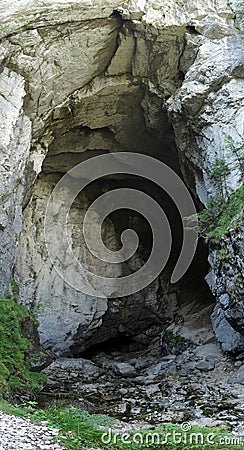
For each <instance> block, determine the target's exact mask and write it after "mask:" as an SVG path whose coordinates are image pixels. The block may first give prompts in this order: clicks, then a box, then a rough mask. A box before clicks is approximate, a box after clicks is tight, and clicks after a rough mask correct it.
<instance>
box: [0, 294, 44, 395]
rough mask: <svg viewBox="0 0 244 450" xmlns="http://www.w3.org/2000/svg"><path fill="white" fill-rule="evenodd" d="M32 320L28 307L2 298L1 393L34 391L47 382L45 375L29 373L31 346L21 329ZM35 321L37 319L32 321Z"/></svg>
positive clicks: (0, 340) (0, 343)
mask: <svg viewBox="0 0 244 450" xmlns="http://www.w3.org/2000/svg"><path fill="white" fill-rule="evenodd" d="M26 320H31V318H30V313H29V311H28V309H27V308H26V307H25V306H22V305H18V304H17V303H16V302H15V301H14V300H2V299H0V392H2V393H3V392H11V391H16V392H26V391H29V392H32V391H35V390H36V389H38V388H39V387H40V383H42V382H43V381H44V380H45V376H44V375H43V374H39V373H35V372H31V371H30V370H29V368H30V366H29V359H30V358H31V353H32V352H31V344H30V342H29V341H28V340H27V339H26V338H25V337H23V334H22V331H21V326H22V324H23V323H24V322H25V321H26ZM32 320H34V319H32Z"/></svg>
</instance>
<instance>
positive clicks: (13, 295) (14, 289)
mask: <svg viewBox="0 0 244 450" xmlns="http://www.w3.org/2000/svg"><path fill="white" fill-rule="evenodd" d="M10 284H11V291H10V292H9V291H5V292H4V296H5V298H6V299H7V300H13V301H15V302H17V301H18V299H19V286H18V283H17V282H16V281H15V280H14V279H13V280H11V283H10Z"/></svg>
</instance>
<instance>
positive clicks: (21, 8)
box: [0, 0, 243, 352]
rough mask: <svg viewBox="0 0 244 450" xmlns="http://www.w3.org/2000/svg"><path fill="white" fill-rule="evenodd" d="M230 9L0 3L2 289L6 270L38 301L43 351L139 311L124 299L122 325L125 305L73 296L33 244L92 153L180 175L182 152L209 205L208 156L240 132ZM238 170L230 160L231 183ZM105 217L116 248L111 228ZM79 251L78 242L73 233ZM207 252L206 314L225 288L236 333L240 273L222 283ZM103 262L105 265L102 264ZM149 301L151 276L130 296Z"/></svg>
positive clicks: (154, 296) (236, 41) (187, 172)
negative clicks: (114, 154) (50, 208)
mask: <svg viewBox="0 0 244 450" xmlns="http://www.w3.org/2000/svg"><path fill="white" fill-rule="evenodd" d="M240 8H241V6H240V3H239V2H238V1H234V2H232V3H231V5H230V4H229V3H227V2H226V1H224V0H217V1H213V0H197V2H195V3H194V4H192V2H191V1H188V0H187V1H186V2H184V4H182V2H180V1H178V0H175V1H172V0H167V1H160V2H155V1H152V0H147V1H139V0H131V1H126V2H122V1H119V0H117V1H116V0H106V1H100V0H86V1H84V2H82V3H81V2H80V1H78V0H73V1H71V0H68V1H63V0H52V1H51V2H50V1H46V0H44V1H39V0H38V1H36V2H32V1H30V0H20V1H13V2H11V4H10V3H9V2H7V1H4V2H2V3H1V5H0V21H1V27H0V38H1V42H0V114H1V124H0V158H1V167H0V172H1V181H0V195H1V212H0V243H1V246H2V248H1V253H2V256H1V258H2V259H1V261H2V264H1V270H2V272H1V275H0V289H1V294H2V295H3V293H4V290H5V289H9V284H10V281H11V279H12V277H13V276H15V277H16V279H17V281H18V282H19V285H20V295H21V301H22V302H24V303H26V304H28V305H30V307H32V308H34V309H36V313H37V315H38V318H39V320H40V333H41V336H42V341H43V343H45V345H46V346H47V347H53V348H55V350H56V351H57V352H65V351H66V352H68V351H69V347H70V346H71V345H73V344H74V342H75V343H76V344H77V339H78V341H79V342H80V348H81V349H82V348H83V347H82V345H83V344H82V342H85V341H86V342H87V345H90V344H91V343H94V339H95V336H97V337H96V339H98V340H99V339H102V338H101V336H102V335H103V338H105V337H106V338H109V337H111V336H112V335H113V334H114V331H112V328H111V332H108V331H107V334H106V333H105V334H104V332H103V331H101V330H105V329H107V330H108V329H109V327H110V325H111V321H112V319H113V318H114V317H116V321H115V323H116V324H118V327H119V322H121V323H122V325H123V327H124V328H125V329H126V330H127V331H128V332H129V330H130V326H131V325H129V324H131V317H132V316H133V315H134V316H135V317H136V320H135V321H134V323H137V322H138V323H141V322H140V317H144V316H143V314H144V313H143V314H142V316H140V315H139V316H138V308H134V307H133V308H131V312H130V314H129V318H128V321H127V322H126V320H125V314H124V311H123V307H124V306H123V304H122V303H121V302H120V303H119V307H118V305H117V306H116V308H117V310H118V311H119V313H116V314H115V313H114V315H113V314H110V310H109V308H110V306H109V303H108V301H107V300H106V299H102V300H101V299H93V298H87V296H85V295H84V296H82V298H81V297H80V295H79V294H78V293H77V292H76V293H75V292H73V291H71V290H69V288H68V287H67V286H65V285H64V284H63V283H62V280H60V279H59V278H58V277H57V274H56V273H55V271H54V269H53V268H52V266H51V263H50V261H49V260H48V257H47V254H46V250H45V246H44V240H43V215H44V208H45V204H46V201H47V196H48V194H49V192H50V189H51V187H52V186H53V184H54V182H55V180H56V179H57V178H58V177H60V175H61V174H62V173H65V172H66V171H67V170H68V169H69V168H71V167H72V166H73V165H75V164H76V163H78V162H80V161H82V160H83V159H84V158H86V157H87V155H88V154H90V153H89V152H93V154H94V155H95V154H100V153H104V152H108V151H121V150H126V151H131V150H134V151H138V152H142V153H146V154H151V155H153V156H155V157H158V158H159V159H161V160H163V161H165V162H166V163H168V164H170V165H171V166H172V167H173V168H174V169H175V170H176V171H177V172H179V166H178V158H179V163H180V168H181V171H182V173H183V176H184V179H185V182H186V183H187V185H188V187H189V189H190V190H191V192H192V194H193V196H194V197H195V199H196V200H197V201H198V202H199V201H201V202H202V203H203V204H206V202H207V199H208V197H209V195H210V194H212V193H214V190H213V186H212V185H211V183H210V180H209V175H210V172H211V165H212V163H213V161H214V159H215V158H216V157H219V156H220V155H222V154H223V147H224V141H225V134H230V135H232V136H233V138H234V139H236V140H239V138H240V136H242V135H243V103H242V101H243V79H242V73H243V72H242V68H243V58H242V48H243V38H242V35H241V34H240V33H239V29H240V27H241V20H240V19H241V14H239V11H240ZM228 157H229V158H230V159H231V155H228ZM38 174H41V176H40V178H39V180H37V181H36V177H37V176H38ZM57 174H59V175H57ZM238 179H239V173H238V171H236V170H235V171H234V170H233V171H232V173H231V175H230V177H229V180H228V182H229V184H230V186H231V187H232V188H233V189H236V188H237V187H238V183H239V182H238ZM86 204H87V199H86V198H85V197H84V198H83V199H82V201H81V204H79V206H77V205H76V206H75V207H74V211H73V219H74V223H75V225H74V229H75V234H77V233H78V228H77V222H78V220H81V218H82V217H83V215H84V213H83V211H84V207H85V206H86ZM24 208H25V209H24ZM23 209H24V213H23V215H22V210H23ZM107 227H108V228H107V229H106V234H107V235H108V239H109V241H110V243H112V245H116V242H117V238H118V237H117V236H116V233H115V230H114V226H113V224H112V223H109V225H107ZM22 229H23V231H22V234H21V238H20V239H19V236H20V233H21V230H22ZM238 236H239V235H238ZM75 239H76V238H74V243H75ZM234 239H235V236H234ZM236 240H237V241H238V243H236V244H235V245H233V246H232V247H231V245H232V244H230V243H228V244H227V246H228V248H229V250H230V254H231V267H232V270H233V276H234V277H236V280H237V273H238V271H239V270H240V264H239V263H240V258H241V243H240V240H241V238H239V237H237V238H236ZM221 245H222V244H221ZM78 249H79V250H80V251H83V246H82V241H80V242H79V245H78ZM217 254H218V250H217V251H216V255H217ZM16 255H17V261H16ZM216 255H215V254H211V257H210V263H211V265H212V267H213V273H212V280H213V283H212V284H211V289H212V290H213V292H214V294H215V295H216V296H217V306H216V308H217V309H216V311H217V310H218V311H220V308H222V306H221V298H223V295H224V296H225V295H228V298H229V299H230V300H228V301H229V303H228V306H227V308H226V309H225V310H224V309H223V308H222V309H221V311H224V317H225V319H226V320H228V324H229V325H230V326H231V327H232V328H231V331H232V333H234V334H235V332H238V333H239V332H241V333H242V332H243V328H242V326H243V322H242V321H243V308H242V304H243V300H242V297H241V285H240V284H239V282H238V281H236V283H235V286H236V291H235V292H232V291H231V290H230V287H229V282H228V280H227V281H226V280H225V279H224V276H225V273H227V272H228V270H229V269H228V267H227V266H226V265H223V264H222V265H221V266H220V265H218V264H217V265H216V258H215V256H216ZM238 255H239V257H238ZM216 257H217V256H216ZM238 258H239V259H238ZM102 270H104V272H105V273H107V274H109V273H110V270H111V268H109V267H102ZM121 270H122V268H121V267H118V268H117V271H116V273H114V272H113V275H115V276H120V275H121ZM227 278H228V275H227ZM162 284H163V285H164V283H162ZM219 286H222V287H221V288H219ZM170 295H171V294H170ZM173 295H174V298H175V294H173ZM224 298H225V299H226V298H227V297H224ZM157 300H158V286H157V283H156V284H155V285H154V286H152V288H150V289H149V290H148V291H147V292H144V293H142V294H141V295H139V300H138V304H139V306H140V307H142V310H143V305H144V306H145V305H146V304H147V302H149V304H150V305H151V307H155V308H157V307H158V305H157ZM165 301H166V303H167V301H169V300H167V298H165ZM175 303H176V306H175V307H177V302H175V300H174V304H175ZM129 304H130V301H129V300H128V305H129ZM128 305H127V306H128ZM127 306H126V307H127ZM116 308H115V309H116ZM128 308H129V306H128ZM129 309H130V308H129ZM112 310H113V306H112V305H111V312H112ZM173 310H174V308H172V314H173ZM221 311H220V313H221V314H222V312H221ZM137 319H138V320H137ZM143 320H144V319H143ZM103 323H104V328H102V327H101V325H103ZM109 323H110V325H109V326H107V328H106V326H105V324H109ZM116 327H117V325H116ZM116 327H115V328H116ZM118 327H117V328H118ZM117 328H116V329H117ZM99 330H100V331H99ZM97 333H98V334H97ZM216 333H217V332H216ZM100 335H101V336H100ZM99 336H100V337H99ZM217 336H218V333H217ZM220 340H221V339H220ZM81 341H82V342H81ZM89 343H90V344H89ZM76 344H75V345H76Z"/></svg>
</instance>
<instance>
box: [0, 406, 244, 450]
mask: <svg viewBox="0 0 244 450" xmlns="http://www.w3.org/2000/svg"><path fill="white" fill-rule="evenodd" d="M30 403H31V402H29V404H28V405H27V406H28V407H25V408H23V407H22V408H20V407H14V406H11V405H8V404H7V403H6V402H0V409H2V410H4V411H5V412H8V413H10V414H16V415H21V416H26V417H29V418H31V419H32V420H33V421H35V422H36V421H37V422H38V421H44V420H45V421H47V422H48V425H49V426H50V427H55V428H58V429H59V430H60V436H59V437H58V438H57V439H58V440H59V441H61V442H62V443H63V444H64V445H65V446H66V447H67V448H68V449H71V450H81V449H83V450H85V449H86V448H91V447H92V448H100V449H103V448H104V449H105V448H106V449H109V450H128V449H132V450H139V449H154V450H160V449H165V450H179V449H180V450H189V449H190V450H198V449H200V448H201V449H205V450H210V449H212V450H218V449H219V450H220V449H222V450H234V449H236V450H239V449H241V448H243V446H241V445H238V441H237V440H236V441H235V442H233V439H235V438H234V437H233V436H232V435H231V434H230V432H229V431H228V429H227V428H223V427H218V428H210V427H199V426H193V427H192V428H191V429H190V430H189V431H187V432H185V431H184V430H183V429H182V428H181V425H179V424H172V423H167V424H162V425H161V426H160V427H157V428H154V429H150V430H140V431H139V432H138V431H137V432H136V430H135V431H133V432H132V433H130V435H128V436H125V435H124V437H121V436H119V435H118V436H117V437H116V438H115V434H109V428H111V427H112V426H113V421H112V420H111V419H110V418H109V417H107V416H105V415H100V414H98V415H96V414H94V415H91V414H89V413H87V412H84V411H81V410H79V409H77V408H72V407H71V408H68V409H63V408H62V406H60V405H57V404H54V405H53V406H51V407H50V408H48V409H46V410H39V409H36V408H35V405H34V403H32V404H30ZM30 410H31V412H30ZM101 426H102V427H103V428H104V429H101V428H99V427H101ZM104 433H107V434H106V436H105V441H107V442H106V443H103V440H102V436H103V435H104ZM177 433H178V434H177ZM179 433H180V434H179ZM109 437H110V438H111V439H109ZM158 439H159V440H158ZM221 439H222V441H221ZM238 439H240V438H238ZM109 440H110V442H109ZM125 440H127V443H126V442H124V441H125ZM128 440H129V442H128ZM180 440H181V442H179V441H180ZM177 442H178V443H177Z"/></svg>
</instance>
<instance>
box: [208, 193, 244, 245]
mask: <svg viewBox="0 0 244 450" xmlns="http://www.w3.org/2000/svg"><path fill="white" fill-rule="evenodd" d="M215 203H216V204H215ZM243 207H244V184H243V185H242V186H241V187H240V188H239V189H237V190H236V191H235V192H234V193H233V194H232V195H231V196H230V198H229V199H228V201H226V202H225V201H223V198H221V197H217V196H216V197H214V198H212V199H210V200H209V202H208V204H207V209H205V210H203V211H202V212H201V213H200V214H199V227H200V230H201V232H202V233H203V234H204V236H205V237H206V240H207V241H209V242H211V243H213V244H218V243H219V241H220V239H221V237H222V236H223V235H225V234H226V233H228V230H229V228H230V227H233V228H235V227H236V226H237V225H238V223H239V221H240V218H241V212H242V211H243Z"/></svg>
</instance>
